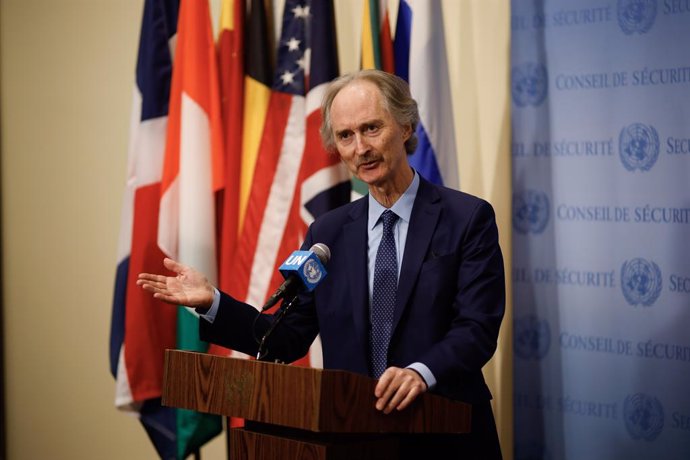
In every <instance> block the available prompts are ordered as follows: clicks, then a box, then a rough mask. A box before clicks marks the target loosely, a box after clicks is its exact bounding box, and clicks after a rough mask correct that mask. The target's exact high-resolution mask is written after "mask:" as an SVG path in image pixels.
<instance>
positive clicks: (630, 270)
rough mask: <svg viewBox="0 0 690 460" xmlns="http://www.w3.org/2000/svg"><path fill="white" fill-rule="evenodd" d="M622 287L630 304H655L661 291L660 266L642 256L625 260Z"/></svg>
mask: <svg viewBox="0 0 690 460" xmlns="http://www.w3.org/2000/svg"><path fill="white" fill-rule="evenodd" d="M621 289H622V290H623V296H624V297H625V300H627V301H628V303H629V304H630V305H632V306H637V305H643V306H645V307H649V306H651V305H653V304H654V302H656V299H658V298H659V294H660V293H661V270H660V269H659V266H658V265H657V264H655V263H654V262H650V261H647V260H645V259H641V258H636V259H632V260H628V261H626V262H624V263H623V266H622V267H621Z"/></svg>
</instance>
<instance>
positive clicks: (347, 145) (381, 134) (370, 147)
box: [330, 80, 412, 187]
mask: <svg viewBox="0 0 690 460" xmlns="http://www.w3.org/2000/svg"><path fill="white" fill-rule="evenodd" d="M382 98H383V97H382V95H381V92H380V91H379V89H378V87H377V86H376V85H375V84H373V83H371V82H368V81H366V80H355V81H354V82H352V83H350V84H349V85H347V86H346V87H344V88H343V89H341V90H340V92H338V94H337V95H336V96H335V99H333V103H332V104H331V113H330V115H331V128H332V129H333V136H334V138H335V146H336V149H337V150H338V154H339V155H340V159H341V160H342V161H343V162H344V163H345V164H346V165H347V167H348V168H349V170H350V171H351V172H352V173H353V174H354V175H355V176H357V178H359V179H360V180H361V181H362V182H364V183H366V184H367V185H370V186H379V187H380V186H385V185H386V184H394V183H395V181H396V179H398V178H399V177H401V174H405V173H406V172H409V166H408V163H407V154H406V152H405V141H406V140H407V139H409V137H410V135H411V132H412V129H411V127H410V126H401V125H400V124H398V122H397V121H396V120H395V119H394V118H393V117H392V116H391V114H390V113H388V111H387V110H386V109H384V107H383V99H382Z"/></svg>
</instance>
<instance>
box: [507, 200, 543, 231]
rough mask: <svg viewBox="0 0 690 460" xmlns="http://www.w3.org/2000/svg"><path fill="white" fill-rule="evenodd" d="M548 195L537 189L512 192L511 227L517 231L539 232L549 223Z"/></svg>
mask: <svg viewBox="0 0 690 460" xmlns="http://www.w3.org/2000/svg"><path fill="white" fill-rule="evenodd" d="M549 214H550V212H549V197H548V196H546V193H544V192H541V191H537V190H523V191H520V192H515V193H514V194H513V227H514V228H515V230H517V231H518V233H523V234H527V233H535V234H539V233H541V232H543V231H544V229H545V228H546V224H548V223H549Z"/></svg>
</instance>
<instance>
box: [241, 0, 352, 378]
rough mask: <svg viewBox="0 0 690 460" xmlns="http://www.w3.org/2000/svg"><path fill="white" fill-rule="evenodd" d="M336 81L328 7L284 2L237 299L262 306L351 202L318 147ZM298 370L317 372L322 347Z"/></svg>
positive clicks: (338, 167)
mask: <svg viewBox="0 0 690 460" xmlns="http://www.w3.org/2000/svg"><path fill="white" fill-rule="evenodd" d="M336 76H338V65H337V50H336V41H335V26H334V23H333V7H332V4H331V2H330V1H312V2H309V1H304V0H302V1H298V0H287V1H286V3H285V8H284V15H283V23H282V33H281V37H280V40H279V43H278V53H277V69H276V74H275V78H274V80H273V84H272V88H271V93H270V98H269V102H268V111H267V116H266V120H265V124H264V128H263V135H262V138H261V142H260V145H259V150H258V156H257V159H256V166H255V171H256V173H255V174H254V175H253V181H252V184H251V189H250V192H249V198H248V204H247V207H246V215H245V217H244V223H243V228H242V233H241V238H240V244H239V246H238V248H237V252H236V257H235V259H234V263H235V267H236V269H235V270H234V271H233V273H234V275H235V277H236V278H237V281H238V283H239V284H238V285H239V286H240V287H241V288H242V290H241V291H242V292H237V293H236V294H238V297H239V298H241V299H244V300H246V301H247V303H249V304H251V305H255V306H261V305H263V303H264V301H265V300H266V298H267V297H268V295H269V293H270V292H272V291H273V290H275V288H277V287H278V285H279V284H280V283H281V282H282V279H281V276H280V274H279V272H278V266H279V265H280V264H281V263H282V261H283V260H284V259H285V258H286V257H287V256H288V255H289V254H290V253H291V252H292V251H293V250H295V249H296V248H298V247H299V246H300V245H301V243H302V242H303V240H304V236H305V234H306V229H307V226H308V225H309V224H310V223H311V222H312V221H313V220H314V219H315V218H316V217H318V216H319V215H321V214H322V213H324V212H326V211H328V210H330V209H333V208H334V207H336V206H339V205H341V204H344V203H346V202H348V201H349V200H350V188H351V187H350V177H349V173H348V172H347V170H346V169H345V167H344V166H343V165H342V164H341V163H340V161H339V160H338V159H337V158H335V157H333V156H331V155H329V154H328V153H327V152H326V151H325V150H324V148H323V147H322V145H321V140H320V136H319V126H320V124H321V113H320V103H321V99H322V96H323V94H324V91H325V89H326V87H327V84H328V82H329V81H330V80H332V79H333V78H335V77H336ZM316 347H317V349H318V350H317V349H315V350H314V351H313V352H312V353H310V357H309V359H305V360H303V361H301V362H300V363H301V364H306V365H312V366H315V367H320V365H321V360H320V348H318V341H317V345H316Z"/></svg>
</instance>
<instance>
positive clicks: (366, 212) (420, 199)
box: [139, 71, 505, 459]
mask: <svg viewBox="0 0 690 460" xmlns="http://www.w3.org/2000/svg"><path fill="white" fill-rule="evenodd" d="M322 115H323V126H322V129H321V135H322V138H323V141H324V145H325V146H326V147H327V148H328V149H329V150H330V151H332V152H333V153H336V152H337V154H338V155H339V156H340V158H341V160H342V161H343V162H344V163H345V164H346V165H347V166H348V168H349V169H350V171H351V172H352V173H353V174H354V175H355V176H356V177H358V178H359V179H360V180H362V181H363V182H364V183H366V184H367V185H368V187H369V194H368V195H367V196H365V197H363V198H361V199H359V200H357V201H355V202H353V203H350V204H347V205H345V206H342V207H341V208H338V209H336V210H334V211H331V212H329V213H327V214H325V215H324V216H322V217H320V218H319V219H317V220H316V221H315V222H314V223H313V224H312V225H311V226H310V228H309V231H308V233H307V235H306V238H305V241H304V244H303V249H308V248H310V247H311V246H312V244H314V243H323V244H325V245H327V246H328V247H329V248H330V250H331V253H332V257H331V260H330V262H329V264H328V272H329V275H328V277H326V279H325V280H324V281H323V282H322V283H321V284H320V285H319V286H318V287H317V288H316V289H315V290H314V292H313V293H310V294H303V295H301V296H300V297H299V300H298V302H297V303H296V304H295V306H294V307H292V309H291V311H290V313H289V314H288V315H286V316H285V319H284V320H283V322H282V323H281V324H280V326H279V327H278V328H276V329H275V331H274V332H273V333H272V334H271V336H270V338H269V340H268V342H267V350H268V355H267V356H266V359H270V360H273V359H279V360H281V361H284V362H292V361H294V360H296V359H298V358H300V357H302V356H304V355H305V354H306V353H307V351H308V350H309V347H310V345H311V343H312V341H313V340H314V339H315V338H316V336H317V334H320V337H321V341H322V349H323V365H324V367H325V368H330V369H344V370H349V371H353V372H357V373H361V374H366V375H370V376H372V377H374V378H378V379H379V381H378V384H377V386H376V389H375V397H376V403H375V404H376V408H377V409H378V410H381V411H383V412H384V413H390V412H391V411H392V410H404V409H405V408H406V407H408V406H409V405H410V403H412V401H414V400H415V398H416V397H417V396H419V395H420V394H421V393H423V392H425V391H433V392H435V393H438V394H440V395H443V396H446V397H449V398H452V399H456V400H460V401H465V402H468V403H471V404H472V434H471V435H470V436H467V435H463V436H451V437H440V438H439V439H438V442H435V443H434V445H436V446H437V447H440V446H443V449H446V448H450V449H455V448H457V449H459V450H460V451H461V452H462V455H463V457H462V458H478V459H494V458H501V452H500V446H499V444H498V437H497V433H496V426H495V422H494V418H493V414H492V411H491V405H490V400H491V393H490V392H489V389H488V387H487V386H486V384H485V382H484V378H483V376H482V372H481V369H482V367H483V366H484V365H485V364H486V363H487V361H488V360H489V359H490V358H491V357H492V356H493V354H494V352H495V350H496V342H497V338H498V332H499V328H500V324H501V321H502V319H503V314H504V306H505V280H504V271H503V270H504V268H503V258H502V255H501V250H500V247H499V243H498V231H497V228H496V223H495V216H494V212H493V209H492V207H491V205H489V203H487V202H486V201H484V200H481V199H479V198H476V197H473V196H471V195H468V194H465V193H462V192H459V191H456V190H451V189H448V188H444V187H440V186H436V185H433V184H431V183H429V182H427V181H426V180H425V179H424V178H422V177H421V176H420V175H419V174H418V173H417V172H416V171H414V170H413V169H412V168H411V167H410V166H409V163H408V160H407V155H408V154H410V153H411V152H413V151H414V149H415V147H416V143H417V139H416V136H415V130H416V127H417V124H418V121H419V115H418V112H417V104H416V102H415V101H414V100H413V99H412V98H411V96H410V93H409V88H408V86H407V84H406V83H405V82H404V81H403V80H401V79H399V78H398V77H395V76H393V75H390V74H387V73H384V72H380V71H361V72H357V73H354V74H349V75H345V76H343V77H340V78H338V79H336V80H335V81H334V82H333V83H332V84H331V85H330V87H329V89H328V91H327V94H326V95H325V97H324V101H323V104H322ZM165 265H166V267H167V268H169V269H170V270H172V271H173V272H175V273H178V276H177V277H165V276H161V275H150V274H142V275H140V280H139V284H140V285H142V286H143V287H144V288H145V289H147V290H149V291H151V292H153V293H154V296H155V297H156V298H159V299H162V300H165V301H168V302H171V303H174V304H182V305H188V306H191V307H197V309H198V310H199V311H200V312H201V313H202V317H204V318H206V319H205V320H202V321H200V332H201V337H202V339H204V340H207V341H210V342H213V343H217V344H220V345H223V346H226V347H229V348H233V349H236V350H238V351H241V352H244V353H248V354H252V355H254V354H256V352H257V342H256V340H255V337H256V336H261V335H262V334H263V332H265V331H266V330H267V329H268V328H269V326H270V324H271V320H270V318H269V317H268V316H267V315H262V316H261V317H260V318H259V320H258V321H257V322H256V324H255V323H254V321H255V318H256V316H257V314H256V309H255V308H254V307H251V306H249V305H246V304H244V303H242V302H239V301H237V300H235V299H233V298H231V297H230V296H227V295H226V294H224V293H221V292H219V291H218V290H217V289H215V288H214V287H213V286H211V284H210V283H209V282H208V281H207V280H206V278H205V277H204V276H203V275H202V274H200V273H198V272H196V271H195V270H193V269H192V268H190V267H187V266H184V265H182V264H179V263H177V262H175V261H172V260H169V259H166V261H165ZM425 446H426V447H424V450H421V451H418V450H415V449H417V448H418V447H416V446H415V445H414V441H412V444H411V445H410V446H406V447H405V448H404V449H405V451H406V453H408V454H410V453H414V452H417V453H418V454H428V453H429V451H428V444H425Z"/></svg>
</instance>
